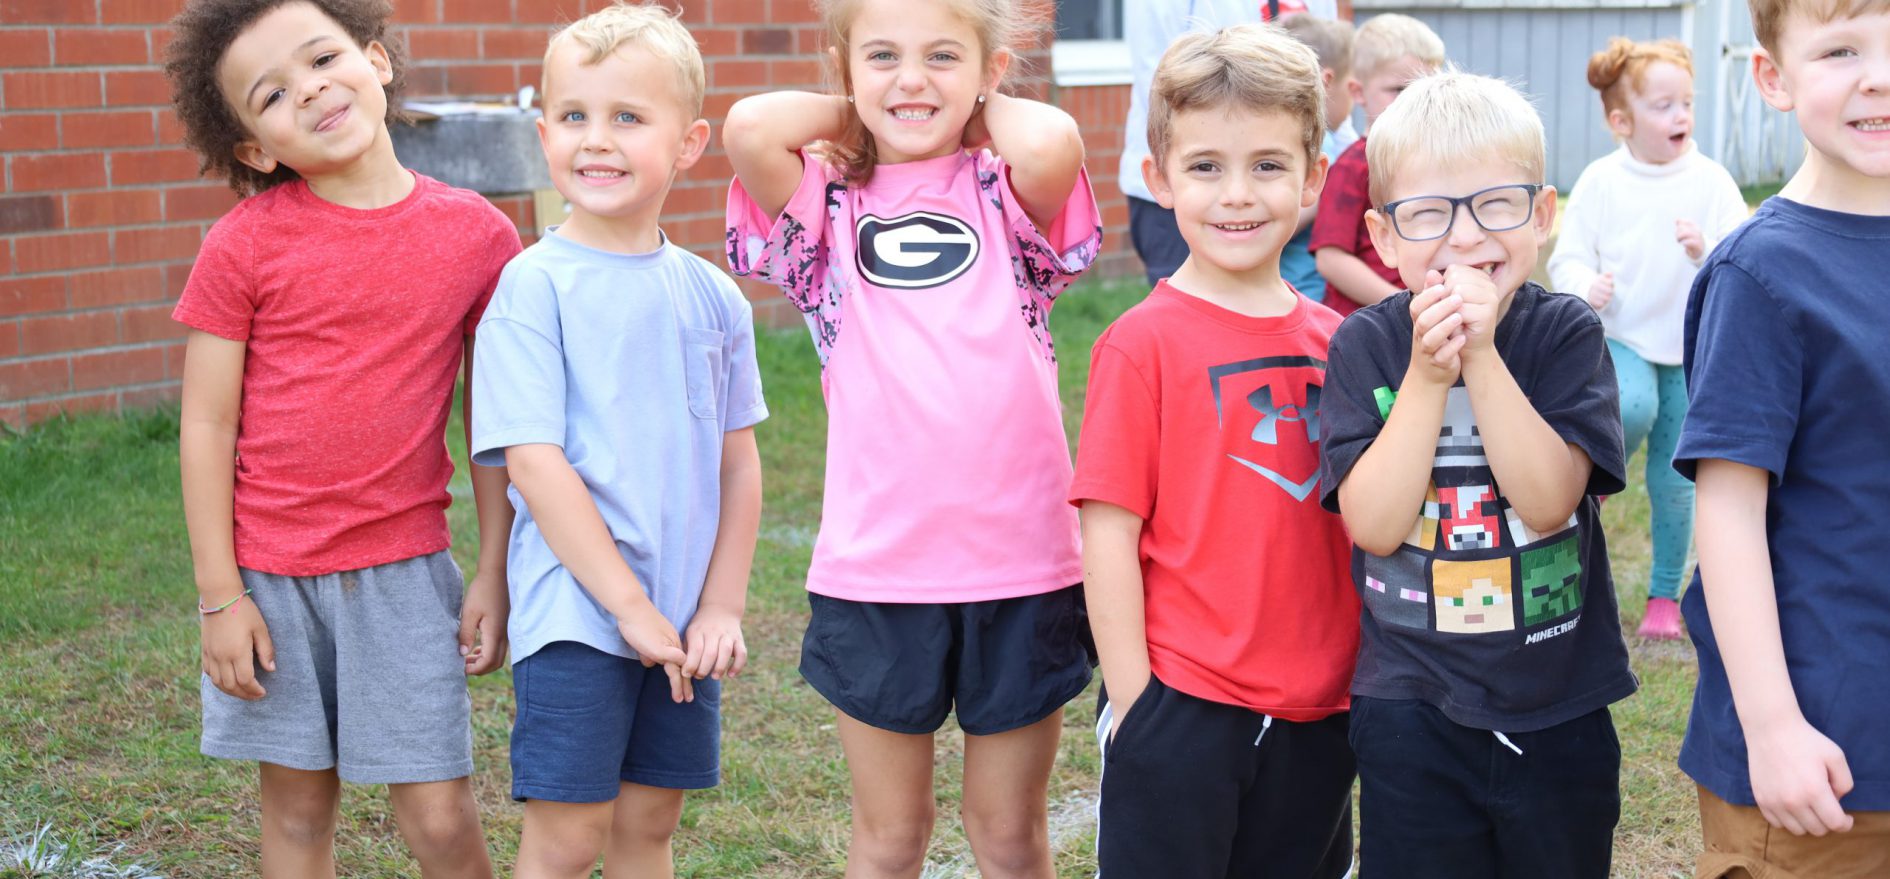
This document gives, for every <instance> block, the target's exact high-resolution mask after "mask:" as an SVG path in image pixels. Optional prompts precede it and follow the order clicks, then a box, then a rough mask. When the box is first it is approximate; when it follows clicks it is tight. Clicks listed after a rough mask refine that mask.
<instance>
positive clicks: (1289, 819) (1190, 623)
mask: <svg viewBox="0 0 1890 879" xmlns="http://www.w3.org/2000/svg"><path fill="white" fill-rule="evenodd" d="M1149 107H1150V110H1149V138H1148V140H1149V145H1150V151H1151V157H1150V159H1149V160H1148V161H1147V162H1145V163H1144V165H1143V174H1144V176H1145V177H1146V178H1147V181H1148V185H1149V191H1150V192H1151V193H1152V194H1154V195H1155V197H1156V199H1157V200H1158V201H1159V202H1160V203H1161V205H1162V206H1163V207H1166V208H1170V209H1172V210H1173V211H1174V212H1175V218H1176V221H1177V223H1178V225H1179V227H1180V230H1181V235H1182V237H1183V238H1184V239H1186V240H1187V242H1188V249H1189V256H1188V258H1187V260H1186V261H1185V262H1183V263H1182V265H1181V267H1180V268H1179V269H1178V270H1176V272H1175V274H1174V276H1173V277H1171V278H1169V279H1167V280H1165V281H1163V282H1161V283H1160V284H1157V285H1156V287H1155V290H1154V292H1152V293H1150V294H1149V297H1148V299H1147V300H1145V301H1143V302H1142V303H1141V304H1140V305H1137V306H1136V307H1134V308H1132V309H1130V310H1129V311H1128V312H1127V313H1125V314H1124V315H1123V316H1122V317H1121V318H1120V319H1118V320H1117V321H1116V322H1115V323H1114V324H1113V325H1111V326H1110V327H1109V329H1108V330H1107V331H1106V332H1105V333H1104V334H1103V336H1102V338H1100V339H1098V340H1097V342H1096V347H1095V351H1094V352H1093V354H1092V355H1091V357H1092V367H1091V372H1090V381H1089V395H1088V402H1087V411H1086V412H1085V414H1084V420H1083V432H1082V437H1081V441H1080V442H1079V444H1078V448H1077V458H1076V478H1075V481H1074V483H1073V485H1072V487H1071V489H1070V499H1071V501H1072V502H1073V503H1076V504H1078V505H1080V506H1081V507H1082V525H1083V568H1084V577H1083V579H1084V589H1085V591H1086V593H1087V595H1088V599H1089V611H1090V623H1091V626H1092V628H1093V629H1094V632H1095V636H1096V646H1097V648H1098V649H1099V651H1100V653H1101V658H1102V671H1103V679H1104V684H1105V685H1106V687H1107V690H1108V699H1109V701H1108V703H1107V706H1106V707H1105V708H1104V710H1103V715H1102V718H1101V721H1100V722H1099V723H1098V725H1097V738H1098V739H1099V742H1100V744H1101V745H1102V749H1103V776H1102V796H1101V802H1100V804H1099V807H1098V811H1099V813H1100V817H1101V822H1100V824H1101V826H1100V828H1099V831H1098V838H1097V852H1098V859H1099V866H1100V868H1101V872H1102V874H1103V875H1105V876H1116V875H1121V876H1173V877H1201V879H1207V877H1221V876H1257V875H1266V876H1278V877H1291V879H1336V877H1338V876H1342V875H1344V874H1345V873H1346V871H1347V870H1348V868H1349V867H1350V865H1351V861H1352V822H1351V812H1350V805H1351V790H1352V776H1353V761H1352V750H1351V748H1350V746H1349V745H1348V744H1347V742H1346V725H1347V691H1346V688H1347V686H1348V685H1349V684H1350V683H1351V676H1352V663H1353V655H1354V653H1355V652H1356V651H1357V649H1358V613H1359V602H1358V598H1357V596H1356V595H1355V594H1354V592H1353V591H1352V590H1351V589H1350V588H1348V585H1347V583H1346V572H1347V561H1346V560H1347V553H1348V551H1349V546H1350V545H1349V544H1348V543H1347V541H1346V537H1345V530H1344V528H1343V527H1342V526H1341V524H1340V521H1339V518H1338V517H1337V516H1336V515H1333V514H1332V513H1328V512H1326V511H1325V510H1323V509H1321V508H1320V506H1319V498H1318V494H1317V492H1316V491H1315V488H1316V485H1317V481H1318V474H1319V441H1320V425H1319V406H1320V398H1321V395H1322V393H1323V387H1324V385H1325V369H1326V342H1327V340H1328V339H1330V338H1331V336H1332V333H1333V330H1334V329H1335V328H1337V327H1338V325H1339V316H1338V315H1337V314H1334V313H1333V312H1332V311H1331V310H1330V309H1328V308H1326V307H1325V306H1323V305H1320V304H1318V303H1316V302H1313V301H1312V300H1310V299H1308V298H1306V297H1305V296H1303V295H1301V294H1300V292H1299V291H1298V290H1295V289H1293V287H1292V286H1291V285H1290V284H1288V283H1286V282H1285V281H1284V280H1282V279H1281V277H1280V254H1281V252H1282V250H1283V249H1284V248H1285V246H1286V242H1287V240H1288V239H1289V238H1291V237H1292V236H1293V232H1294V230H1295V227H1296V225H1297V220H1298V217H1299V212H1300V210H1301V209H1302V208H1304V207H1306V206H1309V205H1311V204H1313V203H1314V201H1316V200H1317V199H1318V197H1319V188H1320V185H1321V183H1322V182H1323V181H1324V179H1325V171H1326V159H1325V156H1324V155H1323V154H1322V153H1321V152H1320V149H1319V147H1320V143H1321V141H1322V140H1323V138H1324V136H1325V130H1326V128H1325V94H1324V89H1323V86H1322V85H1321V79H1320V68H1319V60H1318V58H1317V57H1316V56H1315V55H1314V54H1313V52H1312V50H1311V49H1309V48H1307V47H1306V46H1304V45H1302V44H1301V43H1299V42H1298V41H1297V40H1295V39H1294V38H1292V37H1291V36H1288V35H1287V34H1286V32H1285V31H1284V30H1282V29H1280V28H1279V27H1277V26H1273V25H1239V26H1235V27H1230V28H1227V29H1225V30H1222V31H1219V32H1217V33H1211V34H1190V35H1187V36H1184V37H1182V38H1181V39H1179V40H1177V41H1176V42H1175V44H1174V45H1173V46H1171V47H1170V48H1169V50H1168V53H1167V55H1165V56H1164V57H1163V58H1162V62H1161V66H1160V67H1159V68H1158V69H1157V70H1156V73H1155V78H1154V86H1153V87H1152V88H1151V89H1150V100H1149ZM1157 827H1159V828H1161V830H1160V831H1159V832H1156V831H1153V830H1152V828H1157Z"/></svg>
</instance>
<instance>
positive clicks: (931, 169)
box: [723, 0, 1102, 877]
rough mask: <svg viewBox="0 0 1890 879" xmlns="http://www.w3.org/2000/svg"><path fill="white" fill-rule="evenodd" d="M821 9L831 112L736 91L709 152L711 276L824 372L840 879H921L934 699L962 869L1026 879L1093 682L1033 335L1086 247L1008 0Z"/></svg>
mask: <svg viewBox="0 0 1890 879" xmlns="http://www.w3.org/2000/svg"><path fill="white" fill-rule="evenodd" d="M821 10H822V13H823V15H824V16H825V18H826V23H827V25H828V29H829V32H830V33H831V34H832V35H833V37H834V41H835V45H834V46H833V47H832V48H831V49H830V50H829V56H830V57H831V58H832V59H833V60H834V62H835V64H836V67H837V68H838V69H837V71H836V72H837V74H838V80H839V84H840V86H841V88H842V94H841V95H818V94H810V93H805V92H777V93H773V94H766V95H758V96H755V97H751V98H747V99H744V100H742V101H740V102H739V103H737V104H736V105H735V106H734V108H732V109H731V110H730V111H729V115H728V120H727V122H726V124H725V126H724V129H723V140H724V145H725V146H726V148H727V150H728V154H729V158H730V161H731V163H732V164H733V165H734V168H735V174H736V180H735V182H734V184H733V185H731V186H730V189H729V203H728V222H729V232H728V247H729V263H730V265H731V267H732V268H733V269H734V270H735V272H736V273H737V274H742V275H752V276H754V277H758V278H761V279H764V280H767V281H769V282H771V283H774V284H776V285H778V286H780V287H781V288H782V291H783V292H784V293H785V294H786V295H787V296H788V299H789V300H790V301H791V302H793V303H794V305H795V306H796V307H797V308H799V309H800V310H801V312H802V313H803V314H804V315H805V316H806V319H807V323H808V327H809V330H810V331H811V332H812V334H813V336H814V341H815V347H816V349H817V351H818V353H819V356H820V359H821V364H822V376H821V378H822V387H823V390H824V392H825V397H826V403H827V410H828V437H827V475H826V479H827V482H826V493H825V500H824V505H823V512H822V519H821V528H820V535H819V538H818V539H817V541H816V543H815V547H814V557H813V564H812V566H811V568H810V569H809V571H808V581H807V588H808V591H809V592H810V593H811V595H810V598H809V601H810V604H811V605H812V619H811V621H810V623H809V626H808V631H807V636H806V638H805V640H804V642H803V647H802V659H801V672H802V674H803V675H804V676H805V677H806V678H807V680H808V681H809V683H811V684H812V685H813V686H814V687H815V689H817V690H819V691H820V692H821V694H822V695H824V696H825V697H827V699H828V700H829V701H831V702H833V704H834V706H835V708H836V709H838V725H839V729H840V740H841V745H842V747H843V748H844V750H845V751H846V756H847V762H848V765H849V767H850V768H851V769H852V774H853V797H854V810H853V814H854V819H853V839H852V843H851V845H850V847H849V850H848V871H847V875H848V876H852V877H858V876H916V875H917V874H918V871H919V868H920V865H921V864H922V862H923V860H924V855H925V846H926V842H927V838H928V837H929V835H930V832H931V827H932V815H933V810H934V799H933V786H932V765H933V740H932V736H933V733H934V732H935V731H936V730H937V729H938V728H939V726H940V724H942V723H943V722H944V719H945V717H946V715H947V714H948V713H950V712H951V711H952V710H953V709H954V707H955V708H956V711H957V714H958V721H959V725H960V726H961V727H962V728H963V729H964V731H965V733H966V738H965V773H964V777H965V789H964V799H963V804H964V805H963V812H964V821H965V831H966V836H967V837H968V838H969V840H970V842H971V847H972V851H973V854H974V855H975V856H976V858H977V860H978V863H979V866H980V868H981V869H982V870H983V872H984V875H986V876H992V877H997V876H1018V877H1025V876H1029V877H1049V876H1051V875H1053V874H1052V871H1051V862H1050V851H1049V844H1048V834H1047V827H1046V815H1045V813H1046V808H1045V803H1046V788H1047V785H1048V783H1049V776H1050V768H1051V764H1052V762H1053V761H1054V758H1055V755H1056V748H1057V739H1058V736H1059V734H1060V732H1061V728H1062V706H1063V704H1064V703H1065V702H1067V701H1069V700H1070V699H1071V698H1073V697H1074V696H1076V695H1077V694H1078V693H1080V692H1081V691H1082V689H1083V688H1084V686H1086V685H1087V683H1088V680H1089V668H1090V663H1089V658H1088V655H1087V652H1086V651H1085V649H1084V647H1083V642H1084V638H1083V637H1082V633H1083V631H1084V629H1085V626H1084V622H1083V611H1082V606H1081V596H1080V589H1078V588H1074V586H1073V584H1076V583H1078V582H1079V581H1080V580H1081V578H1082V565H1081V557H1080V554H1079V552H1078V547H1077V523H1076V517H1075V514H1074V511H1073V510H1072V509H1071V508H1070V507H1069V506H1068V505H1067V504H1065V503H1063V496H1064V494H1065V493H1066V492H1067V489H1068V487H1069V483H1070V477H1071V469H1070V459H1069V452H1068V442H1067V440H1066V438H1065V436H1064V432H1063V422H1062V417H1061V411H1060V405H1059V402H1058V397H1057V382H1056V356H1055V352H1054V349H1053V347H1052V345H1051V340H1050V332H1049V327H1048V324H1047V319H1048V316H1049V312H1050V307H1051V304H1052V303H1053V302H1054V300H1055V298H1056V296H1057V294H1058V293H1059V292H1061V291H1062V290H1063V289H1064V288H1065V287H1067V286H1068V285H1069V284H1070V282H1071V281H1072V280H1073V279H1074V278H1075V276H1076V275H1077V274H1078V273H1079V272H1081V271H1082V270H1083V269H1085V268H1087V267H1088V266H1089V264H1090V263H1091V262H1092V261H1093V260H1094V259H1095V257H1096V253H1097V250H1098V248H1099V245H1100V243H1101V238H1102V232H1101V217H1100V215H1099V213H1098V212H1097V209H1096V204H1095V201H1094V199H1093V197H1092V196H1091V194H1090V189H1089V181H1088V178H1087V177H1086V175H1085V174H1084V171H1083V146H1082V142H1081V140H1080V138H1079V136H1078V133H1077V128H1076V123H1075V122H1074V121H1073V120H1072V119H1071V118H1070V117H1069V116H1068V115H1067V114H1065V113H1063V112H1062V111H1060V110H1058V109H1056V108H1053V107H1050V106H1047V105H1044V104H1041V103H1037V102H1035V101H1029V100H1024V99H1020V98H1013V97H1009V96H1006V95H1003V94H1000V93H999V92H998V91H997V85H998V83H999V81H1000V80H1001V79H1002V78H1003V74H1004V72H1005V70H1006V68H1008V67H1009V65H1010V62H1011V54H1010V51H1009V50H1008V47H1009V46H1010V45H1011V44H1012V42H1013V37H1015V36H1016V35H1017V32H1018V31H1020V30H1021V25H1022V24H1023V23H1025V22H1029V21H1033V20H1035V19H1034V17H1033V16H1031V15H1029V14H1028V12H1029V11H1027V10H1023V9H1020V8H1019V0H922V2H914V0H824V2H822V4H821ZM1033 11H1034V10H1033Z"/></svg>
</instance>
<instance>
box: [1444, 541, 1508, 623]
mask: <svg viewBox="0 0 1890 879" xmlns="http://www.w3.org/2000/svg"><path fill="white" fill-rule="evenodd" d="M1431 592H1432V593H1433V596H1434V598H1435V601H1434V603H1435V604H1436V605H1437V631H1439V632H1454V633H1457V634H1463V635H1476V634H1482V633H1485V632H1507V631H1510V630H1512V629H1514V628H1516V610H1515V608H1514V607H1513V604H1514V600H1513V598H1512V593H1511V591H1510V575H1509V559H1506V558H1502V559H1488V560H1485V561H1477V562H1453V561H1443V560H1439V561H1435V562H1432V563H1431Z"/></svg>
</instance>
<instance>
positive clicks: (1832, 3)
mask: <svg viewBox="0 0 1890 879" xmlns="http://www.w3.org/2000/svg"><path fill="white" fill-rule="evenodd" d="M1751 6H1752V33H1753V34H1754V35H1755V36H1757V37H1758V38H1759V45H1761V46H1764V47H1765V50H1766V51H1767V52H1777V51H1778V38H1779V34H1780V33H1781V32H1782V31H1783V29H1784V27H1785V18H1786V17H1787V16H1789V15H1791V14H1793V13H1796V14H1798V15H1803V16H1809V17H1810V18H1811V20H1813V21H1816V22H1819V23H1821V24H1822V23H1824V22H1830V21H1836V20H1838V19H1840V18H1856V17H1857V16H1860V15H1863V14H1865V13H1868V12H1890V0H1751Z"/></svg>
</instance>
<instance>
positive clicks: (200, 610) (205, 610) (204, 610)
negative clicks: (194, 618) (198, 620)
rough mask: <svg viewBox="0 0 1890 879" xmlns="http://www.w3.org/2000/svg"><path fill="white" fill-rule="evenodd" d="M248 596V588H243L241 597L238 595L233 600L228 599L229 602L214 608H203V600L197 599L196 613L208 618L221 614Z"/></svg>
mask: <svg viewBox="0 0 1890 879" xmlns="http://www.w3.org/2000/svg"><path fill="white" fill-rule="evenodd" d="M248 594H249V588H248V587H244V589H243V594H242V595H238V596H236V597H235V598H232V599H230V600H229V601H226V602H223V603H222V604H219V605H217V606H216V607H204V606H203V599H198V600H197V612H198V613H200V614H203V615H204V616H209V615H211V614H213V613H222V612H223V611H226V610H229V609H230V608H232V607H235V606H236V603H237V602H239V601H242V600H243V595H248Z"/></svg>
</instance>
